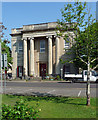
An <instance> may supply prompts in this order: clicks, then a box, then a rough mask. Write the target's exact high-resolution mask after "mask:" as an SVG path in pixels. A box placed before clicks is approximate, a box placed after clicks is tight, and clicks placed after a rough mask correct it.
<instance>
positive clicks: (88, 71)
mask: <svg viewBox="0 0 98 120" xmlns="http://www.w3.org/2000/svg"><path fill="white" fill-rule="evenodd" d="M86 95H87V103H86V105H87V106H89V105H90V63H89V62H88V70H87V87H86Z"/></svg>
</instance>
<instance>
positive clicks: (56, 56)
mask: <svg viewBox="0 0 98 120" xmlns="http://www.w3.org/2000/svg"><path fill="white" fill-rule="evenodd" d="M55 42H56V46H55V48H56V49H55V62H56V66H55V67H56V71H55V72H56V74H60V65H59V62H60V61H59V54H60V53H59V50H60V48H59V46H60V43H59V37H56V41H55Z"/></svg>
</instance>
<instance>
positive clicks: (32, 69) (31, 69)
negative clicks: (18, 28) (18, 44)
mask: <svg viewBox="0 0 98 120" xmlns="http://www.w3.org/2000/svg"><path fill="white" fill-rule="evenodd" d="M44 38H46V39H45V42H46V43H47V44H48V50H47V51H45V52H46V54H47V60H46V61H43V62H42V61H40V60H39V61H38V60H37V59H36V60H35V59H34V58H36V49H34V48H35V46H34V45H35V44H36V38H34V37H32V38H30V37H27V38H23V54H24V57H23V68H24V75H25V76H30V75H33V76H36V71H35V69H37V71H38V74H37V76H40V74H41V73H40V72H41V71H40V70H41V68H40V67H41V66H40V64H42V63H43V64H46V68H45V69H46V73H48V74H49V75H52V74H53V71H55V73H56V74H59V71H58V69H59V37H56V36H53V35H49V36H44ZM53 39H54V40H53ZM27 41H29V44H30V49H28V48H27V46H28V45H27V44H28V42H27ZM53 44H54V46H55V50H54V53H53ZM45 49H47V48H45ZM28 51H29V53H30V54H27V53H28ZM39 54H45V53H40V52H39ZM53 54H55V55H54V56H55V57H53ZM28 57H29V59H28ZM53 61H54V63H55V67H54V68H53ZM28 62H29V64H28ZM35 62H36V63H37V67H36V68H35V65H34V64H35ZM28 65H29V66H28ZM56 67H57V68H56ZM28 68H29V69H28ZM53 69H55V70H53Z"/></svg>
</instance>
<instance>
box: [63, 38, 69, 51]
mask: <svg viewBox="0 0 98 120" xmlns="http://www.w3.org/2000/svg"><path fill="white" fill-rule="evenodd" d="M64 46H65V49H68V48H69V47H70V40H69V38H67V40H65V45H64Z"/></svg>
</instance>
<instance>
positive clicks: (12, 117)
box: [2, 99, 41, 120]
mask: <svg viewBox="0 0 98 120" xmlns="http://www.w3.org/2000/svg"><path fill="white" fill-rule="evenodd" d="M25 102H26V101H24V100H22V99H21V100H20V101H17V102H16V103H15V105H14V107H11V106H10V105H5V104H3V105H2V120H34V119H35V118H36V117H38V115H37V113H38V112H39V111H41V109H39V110H36V109H37V107H38V104H36V106H35V107H33V106H30V107H29V106H28V104H26V103H25Z"/></svg>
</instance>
